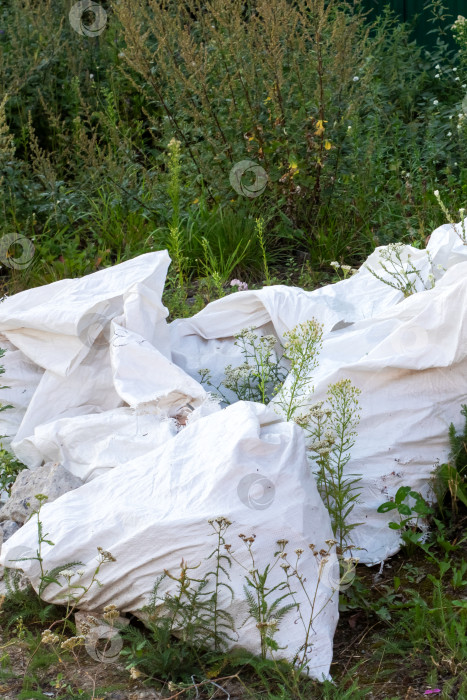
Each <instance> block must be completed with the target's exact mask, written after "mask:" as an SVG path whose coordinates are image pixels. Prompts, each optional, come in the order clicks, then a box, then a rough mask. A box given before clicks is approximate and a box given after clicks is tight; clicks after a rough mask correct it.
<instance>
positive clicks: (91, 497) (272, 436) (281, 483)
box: [2, 402, 339, 678]
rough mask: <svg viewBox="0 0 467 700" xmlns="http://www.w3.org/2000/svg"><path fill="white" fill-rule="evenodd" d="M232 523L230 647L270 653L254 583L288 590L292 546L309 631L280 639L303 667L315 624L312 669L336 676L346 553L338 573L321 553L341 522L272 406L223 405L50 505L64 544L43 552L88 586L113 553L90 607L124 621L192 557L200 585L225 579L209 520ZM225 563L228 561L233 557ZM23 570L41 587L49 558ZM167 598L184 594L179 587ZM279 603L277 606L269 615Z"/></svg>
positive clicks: (57, 539)
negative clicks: (247, 588)
mask: <svg viewBox="0 0 467 700" xmlns="http://www.w3.org/2000/svg"><path fill="white" fill-rule="evenodd" d="M199 414H201V415H199ZM128 449H131V447H128ZM265 475H267V477H266V476H265ZM258 482H259V483H258ZM255 483H256V486H259V487H260V488H259V490H258V489H256V490H255ZM223 514H227V517H228V518H229V519H230V520H231V522H232V525H231V527H230V529H229V530H228V532H227V534H226V543H228V544H231V545H232V550H231V555H232V556H233V557H235V560H236V561H235V562H233V564H232V567H231V568H230V569H229V572H230V581H227V580H226V579H225V577H224V582H225V583H228V584H229V585H230V586H232V589H233V593H234V598H233V599H232V598H231V595H230V593H229V591H228V590H227V588H225V587H223V586H222V587H221V588H220V589H219V602H218V607H219V608H221V609H223V610H226V611H227V612H228V613H230V614H231V615H232V617H233V618H234V620H235V623H236V631H235V634H232V633H231V637H232V640H233V641H231V643H230V646H231V647H236V646H241V647H243V648H246V649H248V650H249V651H251V652H253V653H256V654H259V653H260V649H261V646H260V639H259V632H258V629H257V628H256V621H255V620H254V619H253V618H252V617H251V616H249V615H248V607H247V605H246V602H245V595H244V592H243V586H244V584H245V575H250V577H251V574H248V572H249V571H251V569H252V568H257V570H258V571H259V572H260V573H262V572H263V571H264V570H265V569H266V567H267V565H268V564H271V565H272V564H274V563H275V566H274V567H273V568H272V570H271V573H270V575H269V577H268V580H267V585H268V587H269V588H271V587H273V586H275V585H277V584H279V583H281V582H285V581H286V580H287V574H286V573H285V571H284V570H283V569H282V568H281V567H280V564H281V563H283V560H282V559H279V558H278V557H274V553H275V552H276V553H277V552H278V550H279V546H278V544H277V541H278V540H280V539H286V540H288V541H289V547H290V549H289V548H287V551H288V554H289V558H290V560H291V561H292V562H293V563H294V564H295V562H296V558H297V557H296V555H295V554H294V553H293V551H294V550H295V549H297V548H299V549H302V550H303V555H302V557H301V558H300V564H299V572H300V574H301V575H302V576H304V578H305V579H306V582H307V584H306V585H307V588H308V596H307V595H306V594H305V592H304V591H303V590H302V589H301V588H300V586H299V585H298V583H297V582H296V580H294V579H293V578H292V590H294V591H295V595H294V599H295V602H297V603H299V604H300V611H301V616H302V618H303V621H302V619H301V618H300V617H299V616H298V614H297V612H296V611H292V612H290V614H288V615H287V616H286V617H285V618H284V620H283V622H282V623H281V625H280V631H279V634H278V637H277V641H278V642H279V646H280V647H281V648H282V647H283V649H281V653H282V654H284V653H285V654H286V655H287V656H288V658H290V659H291V660H292V658H293V655H294V654H295V653H296V652H297V650H298V649H299V648H300V647H301V646H302V645H304V644H305V640H306V627H307V625H308V620H309V619H310V616H312V617H313V619H314V623H313V631H312V634H311V637H310V639H309V643H310V644H311V645H312V652H311V653H310V654H309V666H308V670H309V673H310V674H311V675H313V676H316V677H317V678H321V677H322V676H323V675H324V676H327V674H328V671H329V667H330V663H331V660H332V638H333V635H334V630H335V627H336V623H337V616H338V613H337V597H338V596H337V593H336V591H337V587H338V583H339V576H338V573H337V572H338V566H336V565H337V559H336V556H335V554H332V555H331V556H330V558H329V561H327V563H326V562H325V560H321V561H320V558H319V557H315V556H314V555H313V552H312V551H311V549H310V548H309V544H313V545H315V548H316V549H317V550H320V549H325V550H328V549H329V547H328V545H327V544H326V543H325V540H327V539H330V538H332V530H331V525H330V520H329V516H328V514H327V512H326V509H325V507H324V505H323V503H322V501H321V498H320V496H319V494H318V491H317V489H316V484H315V482H314V479H313V476H312V475H311V472H310V469H309V466H308V461H307V457H306V451H305V443H304V438H303V434H302V432H301V429H300V428H299V427H298V426H297V425H295V424H293V423H286V422H284V421H281V420H280V418H279V416H278V415H277V414H276V413H275V412H274V411H273V410H272V409H271V408H269V407H266V406H262V405H261V404H256V403H252V402H248V403H243V402H239V403H236V404H235V405H233V406H230V407H229V408H228V409H226V410H219V407H218V406H215V405H213V407H212V410H211V411H209V415H203V410H202V407H200V408H199V409H196V410H195V411H194V412H193V414H192V416H191V418H190V420H189V422H188V425H187V426H186V427H185V428H184V429H183V430H181V431H180V432H179V433H178V434H177V435H176V436H175V437H173V439H168V440H167V441H166V442H165V444H164V443H160V444H159V446H158V447H156V448H155V449H152V450H151V451H149V452H147V453H146V454H144V455H143V456H140V457H138V458H136V459H132V460H130V461H128V462H127V463H125V464H122V463H120V464H119V465H118V466H116V467H115V468H114V469H112V470H109V471H108V472H107V473H106V474H103V475H102V476H100V477H98V478H96V479H94V480H92V481H90V482H89V483H87V484H85V485H84V486H82V487H80V488H78V489H75V490H74V491H70V492H69V493H67V494H65V495H64V496H62V497H61V498H60V499H58V500H57V501H55V502H53V503H50V504H45V505H44V506H43V508H42V510H41V515H40V518H41V522H42V525H43V531H44V532H47V533H48V538H49V537H50V538H51V540H52V541H53V543H54V544H53V546H52V545H50V544H44V545H43V548H42V556H43V558H44V566H45V568H46V569H48V570H50V569H52V568H54V567H56V566H60V565H63V564H64V563H66V562H69V561H71V560H72V561H80V562H82V564H83V567H79V568H81V569H83V570H84V572H85V575H84V576H83V577H82V578H81V579H80V585H83V586H85V587H88V586H89V584H90V582H91V579H92V576H93V574H94V571H95V569H96V566H97V562H98V552H97V547H98V546H99V547H102V548H103V549H105V550H107V551H110V552H111V554H112V555H113V556H114V557H115V559H116V562H115V563H111V564H105V565H103V566H102V568H101V570H100V571H99V575H98V579H99V581H100V583H101V584H102V585H101V586H97V585H93V586H91V587H90V588H89V591H88V592H87V593H86V594H85V595H84V597H83V598H82V599H81V600H80V605H79V607H80V608H81V609H85V610H99V609H102V608H103V607H104V606H106V605H110V604H114V605H116V606H117V608H118V609H119V610H120V611H122V612H125V611H137V610H138V609H140V608H141V607H142V606H143V605H145V604H146V603H147V602H148V593H149V592H150V591H151V590H152V587H153V585H154V583H155V580H156V577H157V576H158V575H160V574H162V572H163V571H164V570H169V571H170V573H171V574H172V575H174V576H177V575H180V569H179V567H180V563H181V561H182V559H183V560H184V561H185V562H187V563H188V564H189V565H190V566H191V567H198V568H196V569H195V570H194V571H192V572H190V573H191V575H192V576H193V577H194V578H196V579H201V580H203V579H204V577H205V576H206V575H207V574H208V572H212V571H213V570H214V569H215V562H214V561H213V560H212V559H211V560H208V559H207V557H208V556H209V554H210V553H211V552H212V551H213V550H214V549H215V546H216V538H215V537H210V536H209V535H210V534H213V530H212V529H211V527H210V525H209V524H208V520H209V519H211V518H216V517H219V516H222V515H223ZM36 529H37V522H36V518H35V517H33V518H32V519H31V520H29V521H28V522H27V523H26V524H25V525H24V526H23V527H22V528H21V529H20V530H19V531H18V533H17V535H16V536H13V537H12V538H11V539H10V540H8V541H7V542H6V544H5V546H4V548H3V550H2V556H3V558H4V561H5V563H7V564H8V565H10V564H12V565H14V564H15V560H17V559H25V558H27V557H28V556H34V551H33V549H32V547H35V540H36ZM241 534H244V535H245V536H247V537H249V536H251V535H256V536H257V541H256V542H255V544H254V545H253V551H254V555H255V561H254V563H253V562H252V560H251V558H250V556H249V554H248V551H247V548H246V546H245V544H243V542H242V541H241V540H240V539H239V535H241ZM222 554H223V555H225V554H226V552H225V550H224V549H222ZM224 564H225V561H224ZM20 565H21V568H22V569H23V570H24V572H25V574H26V575H27V576H28V577H29V578H30V580H31V581H32V583H33V584H34V585H35V586H36V587H37V585H38V584H39V582H40V578H39V576H40V569H39V565H38V562H37V560H29V561H21V563H20ZM221 577H222V574H221ZM221 580H222V578H221ZM62 583H66V582H65V579H63V581H62ZM211 583H212V580H211ZM193 585H194V584H193ZM64 590H65V591H66V586H65V587H64V588H60V587H59V586H57V585H55V584H54V585H51V586H50V587H48V588H47V589H46V591H45V594H44V596H43V597H44V598H45V599H46V600H49V601H51V602H56V603H60V602H63V597H61V596H62V595H63V593H64ZM210 590H212V586H211V588H210ZM315 591H316V598H315ZM161 592H162V593H166V592H169V593H172V594H175V593H177V592H178V591H177V588H176V584H175V583H174V582H173V581H172V580H171V579H170V578H168V579H166V580H165V581H164V583H163V585H162V586H161ZM285 592H286V591H281V592H280V593H279V592H278V593H277V596H276V597H279V596H280V595H283V594H284V593H285ZM310 599H311V601H313V606H312V607H311V606H310ZM272 602H273V600H272V599H269V600H268V603H269V605H270V604H272ZM286 602H293V600H292V598H290V599H289V600H288V601H286V600H285V601H283V603H286ZM304 623H305V624H304ZM284 649H285V651H284Z"/></svg>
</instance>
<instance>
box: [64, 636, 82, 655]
mask: <svg viewBox="0 0 467 700" xmlns="http://www.w3.org/2000/svg"><path fill="white" fill-rule="evenodd" d="M85 639H86V637H85V636H84V634H80V635H78V636H77V637H68V639H65V641H64V642H62V643H61V644H60V646H61V648H62V649H65V650H66V651H72V650H73V649H74V648H75V647H78V646H80V645H81V644H84V641H85Z"/></svg>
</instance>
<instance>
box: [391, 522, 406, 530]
mask: <svg viewBox="0 0 467 700" xmlns="http://www.w3.org/2000/svg"><path fill="white" fill-rule="evenodd" d="M389 527H390V528H391V530H400V529H401V528H402V527H403V525H401V523H389Z"/></svg>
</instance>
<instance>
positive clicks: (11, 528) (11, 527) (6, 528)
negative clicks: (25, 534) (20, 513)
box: [0, 520, 21, 542]
mask: <svg viewBox="0 0 467 700" xmlns="http://www.w3.org/2000/svg"><path fill="white" fill-rule="evenodd" d="M20 527H21V525H19V524H18V523H15V521H14V520H4V521H3V522H2V523H0V531H1V532H2V534H3V542H6V541H7V540H8V539H10V537H11V536H12V535H14V534H15V532H16V530H19V528H20Z"/></svg>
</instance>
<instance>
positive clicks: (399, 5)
mask: <svg viewBox="0 0 467 700" xmlns="http://www.w3.org/2000/svg"><path fill="white" fill-rule="evenodd" d="M443 4H444V5H445V6H446V8H447V10H446V14H447V15H449V16H448V17H446V20H445V22H444V24H445V25H446V26H449V25H450V24H452V23H453V22H454V20H455V19H456V18H457V16H458V15H464V16H466V15H467V0H444V3H443ZM386 5H389V6H390V7H391V9H392V10H394V12H396V13H397V14H398V15H399V17H400V18H401V19H402V20H403V21H404V22H413V23H414V28H413V35H414V37H415V38H416V39H417V41H418V42H419V43H420V44H423V45H425V46H433V44H434V43H436V34H428V32H429V31H430V30H431V29H433V26H434V25H433V24H432V23H431V22H429V21H428V20H429V19H430V17H432V15H431V13H430V12H429V10H424V9H423V8H424V7H425V5H426V0H363V6H364V7H365V9H366V10H371V15H370V17H374V16H375V15H376V14H378V13H380V12H382V10H383V8H384V7H385V6H386ZM416 15H418V19H416V17H415V16H416ZM450 34H451V33H450V32H448V36H446V37H443V38H444V40H445V41H448V43H449V44H453V41H452V37H451V35H450Z"/></svg>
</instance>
